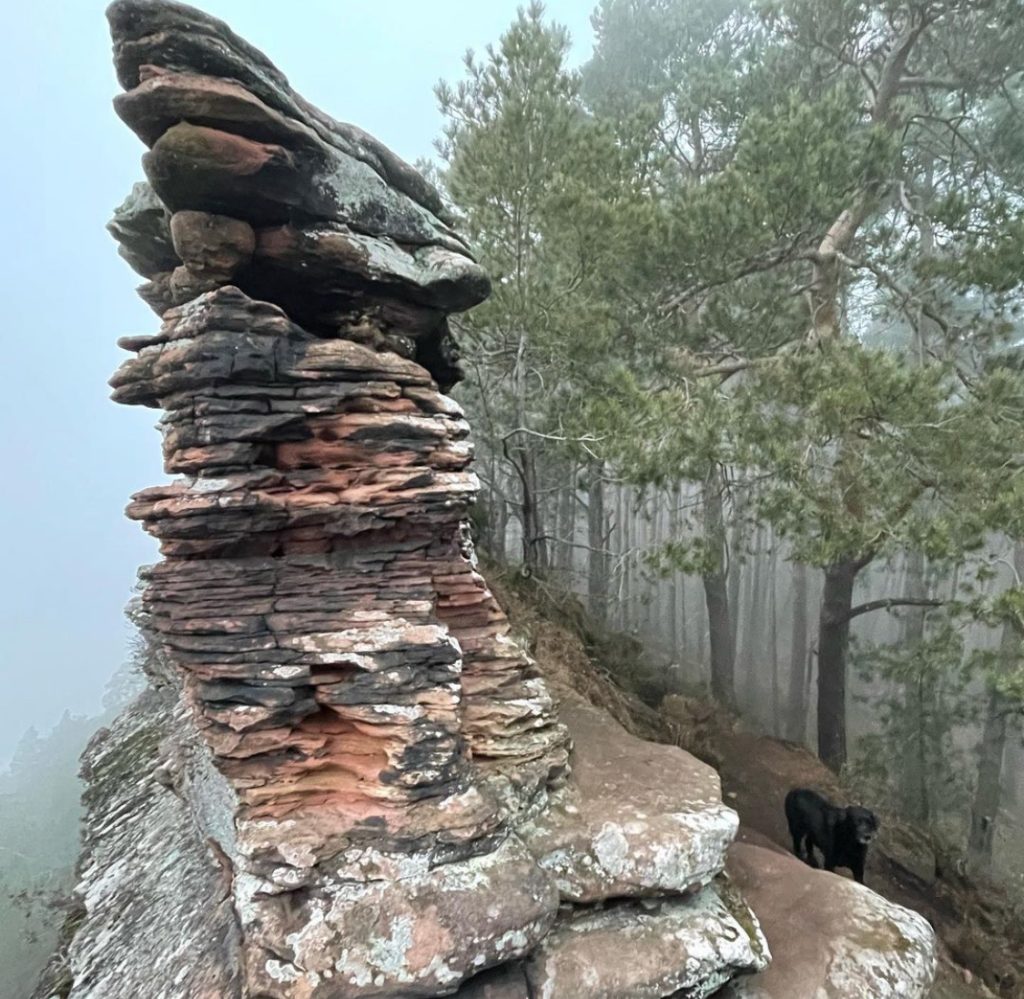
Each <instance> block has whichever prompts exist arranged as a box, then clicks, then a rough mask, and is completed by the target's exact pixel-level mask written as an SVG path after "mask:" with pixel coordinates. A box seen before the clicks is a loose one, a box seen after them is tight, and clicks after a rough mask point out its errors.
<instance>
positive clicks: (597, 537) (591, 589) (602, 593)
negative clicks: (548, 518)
mask: <svg viewBox="0 0 1024 999" xmlns="http://www.w3.org/2000/svg"><path fill="white" fill-rule="evenodd" d="M603 476H604V465H603V464H602V463H601V462H597V461H595V462H594V463H592V464H591V466H590V473H589V475H588V478H587V481H588V484H589V485H588V493H587V496H588V498H587V547H588V548H589V551H588V553H587V609H588V610H589V611H590V616H591V617H593V618H594V619H595V620H596V621H602V622H604V621H607V613H608V551H607V549H608V543H609V535H608V528H607V523H606V517H605V513H604V478H603Z"/></svg>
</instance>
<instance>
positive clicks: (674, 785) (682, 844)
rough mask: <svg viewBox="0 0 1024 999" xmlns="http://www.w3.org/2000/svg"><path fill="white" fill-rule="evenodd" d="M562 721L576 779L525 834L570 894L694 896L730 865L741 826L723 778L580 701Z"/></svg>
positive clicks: (582, 897) (576, 897)
mask: <svg viewBox="0 0 1024 999" xmlns="http://www.w3.org/2000/svg"><path fill="white" fill-rule="evenodd" d="M560 717H561V719H562V721H563V722H564V723H565V724H566V725H567V727H568V729H569V732H570V734H571V736H572V742H573V752H572V755H571V761H572V780H571V782H569V783H568V784H567V785H566V786H565V787H564V788H562V789H560V790H559V791H557V792H556V793H555V794H553V795H552V797H551V802H550V805H549V807H548V808H547V809H546V810H545V811H544V812H542V813H541V814H539V815H538V816H537V817H536V818H535V819H533V820H532V821H531V822H530V823H529V825H528V826H527V827H526V828H525V829H524V830H523V833H522V834H523V836H524V838H525V840H526V843H527V846H529V848H530V849H531V850H532V851H533V853H534V855H535V856H536V857H537V859H538V862H539V863H540V865H541V866H542V867H543V868H544V869H545V870H546V871H548V872H549V873H550V874H551V875H552V876H553V877H554V878H555V880H556V882H557V884H558V887H559V890H560V891H561V893H562V897H563V898H565V899H569V900H571V901H573V902H593V901H596V900H600V899H606V898H616V897H619V896H623V895H629V896H643V895H660V894H665V893H680V892H686V891H694V890H696V889H698V888H701V887H703V886H704V885H706V884H708V883H709V882H710V881H711V879H712V878H714V877H715V875H716V874H718V873H719V871H721V870H722V868H723V867H724V865H725V851H726V848H727V847H728V845H729V844H730V843H731V842H732V840H733V837H734V836H735V835H736V830H737V828H738V825H739V819H738V818H737V816H736V813H735V812H734V811H732V809H730V808H727V807H726V806H725V805H723V804H722V800H721V794H722V790H721V784H720V782H719V779H718V774H717V773H715V771H714V770H712V769H711V768H710V767H708V766H706V765H705V764H703V763H701V762H700V761H699V760H697V759H695V758H694V757H693V756H691V755H690V754H689V753H686V752H684V751H683V750H682V749H679V748H677V747H675V746H665V745H656V744H654V743H650V742H644V741H643V740H641V739H637V738H635V737H634V736H632V735H630V734H629V733H628V732H626V730H625V729H624V728H622V726H621V725H619V724H618V723H617V722H615V721H613V720H612V719H611V718H609V716H608V715H607V714H606V713H605V712H603V711H600V710H598V709H597V708H594V707H593V706H591V705H589V704H586V703H585V702H583V701H582V700H581V699H580V698H578V697H568V698H565V699H563V701H562V704H561V708H560Z"/></svg>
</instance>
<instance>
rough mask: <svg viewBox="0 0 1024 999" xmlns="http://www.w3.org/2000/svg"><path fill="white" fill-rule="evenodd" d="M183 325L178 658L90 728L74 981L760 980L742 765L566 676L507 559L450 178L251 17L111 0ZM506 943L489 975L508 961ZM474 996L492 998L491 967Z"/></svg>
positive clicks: (327, 985)
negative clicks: (459, 330)
mask: <svg viewBox="0 0 1024 999" xmlns="http://www.w3.org/2000/svg"><path fill="white" fill-rule="evenodd" d="M108 17H109V20H110V24H111V28H112V33H113V38H114V57H115V63H116V67H117V74H118V79H119V80H120V82H121V84H122V86H123V87H124V88H125V93H124V94H122V95H121V96H119V97H118V98H117V99H116V101H115V107H116V110H117V113H118V114H119V115H120V117H121V118H122V119H123V120H124V121H125V123H126V124H127V125H128V126H129V127H130V128H132V129H133V131H134V132H135V133H136V134H137V135H138V136H139V138H140V139H141V140H142V141H143V142H144V143H145V145H146V146H147V147H148V150H149V151H148V152H147V153H146V154H145V155H144V157H143V168H144V171H145V174H146V178H147V180H146V182H145V183H140V184H137V185H136V186H135V188H134V189H133V191H132V192H131V194H130V195H129V197H128V199H127V200H126V201H125V203H124V204H123V205H122V206H121V207H120V208H119V209H118V210H117V212H116V214H115V217H114V220H113V221H112V222H111V224H110V231H111V233H112V234H113V236H114V237H115V238H116V240H117V241H118V243H119V244H120V251H121V254H122V255H123V257H124V258H125V260H127V261H128V263H129V264H130V265H131V266H132V267H133V268H134V269H135V270H136V271H138V272H139V273H140V274H141V275H142V276H143V277H144V278H145V279H146V283H145V284H144V285H143V286H142V288H141V289H140V293H141V294H142V296H143V298H144V299H145V300H146V301H147V302H148V303H149V304H150V305H151V306H152V307H153V309H154V310H155V311H156V312H157V313H158V315H159V316H160V317H161V324H160V329H159V331H158V332H157V333H156V334H154V335H150V336H132V337H127V338H125V339H123V340H122V341H121V345H122V346H123V347H124V348H126V349H127V350H128V351H130V352H131V353H132V355H133V356H132V357H131V359H130V360H128V361H126V362H125V363H124V364H123V365H122V367H121V368H120V370H119V371H118V372H117V373H116V374H115V375H114V377H113V378H112V380H111V385H112V386H113V389H114V399H115V400H117V401H118V402H122V403H127V404H134V405H144V406H150V407H153V408H159V409H161V410H162V411H163V416H162V417H161V419H160V430H161V433H162V435H163V451H164V459H165V466H166V469H167V471H168V472H169V473H174V474H176V475H178V476H179V477H178V478H177V479H175V480H174V481H173V482H171V483H169V484H166V485H161V486H156V487H153V488H150V489H146V490H144V491H143V492H141V493H139V494H138V495H136V496H135V497H134V498H133V500H132V502H131V504H130V506H129V508H128V514H129V516H130V517H132V518H134V519H136V520H138V521H140V522H141V523H142V524H143V526H144V527H145V529H146V530H147V531H149V532H150V533H151V534H152V535H154V536H155V537H156V538H157V539H159V542H160V549H161V553H162V556H163V560H162V561H161V562H160V564H158V565H156V566H154V567H151V568H149V569H148V570H146V571H145V572H144V573H143V578H144V582H145V591H144V595H143V608H144V611H145V614H146V615H147V618H148V621H149V624H150V626H151V627H152V629H153V631H154V633H155V634H156V635H157V636H158V637H159V640H160V642H161V644H162V646H163V649H164V651H165V654H166V661H165V663H164V665H163V667H162V668H161V670H160V671H159V675H156V676H154V677H153V678H152V679H153V681H154V688H153V689H152V690H151V691H149V692H148V693H147V694H146V695H144V697H143V698H142V699H141V700H140V701H139V702H138V703H137V704H136V705H134V706H133V707H132V708H131V709H130V710H129V711H128V712H127V713H126V714H125V715H124V716H123V717H122V718H121V719H120V720H119V721H118V723H117V724H116V725H115V726H114V728H113V729H112V730H111V731H110V732H109V733H105V734H104V735H103V736H102V737H101V738H99V739H98V740H97V742H96V743H95V744H94V745H93V747H92V748H91V750H90V752H89V755H88V758H87V763H86V765H87V768H88V771H89V774H90V780H91V790H90V794H89V798H88V801H87V804H88V806H89V814H88V818H87V825H86V828H87V834H86V847H85V855H84V859H83V865H82V881H81V884H80V887H79V894H80V896H81V898H82V901H83V902H84V907H85V915H84V918H83V921H82V924H81V926H80V927H79V928H78V930H77V932H76V933H75V936H74V939H73V940H72V942H71V945H70V958H69V974H70V978H71V980H72V981H73V985H72V986H71V989H70V995H71V996H72V997H73V999H117V997H136V996H141V995H145V996H146V997H147V999H177V997H182V999H184V997H191V999H205V997H210V999H212V997H219V999H220V997H237V999H242V997H252V999H257V997H259V999H349V997H364V996H365V997H398V996H402V997H413V996H440V995H450V994H453V993H456V992H458V994H460V995H463V996H492V997H493V996H509V997H511V996H517V997H518V996H523V997H525V996H526V995H531V996H544V997H546V999H575V997H577V996H578V997H581V999H582V997H584V996H586V997H607V999H627V997H632V999H643V997H652V999H655V997H662V996H670V995H675V996H685V997H703V996H707V995H710V994H711V993H712V992H714V991H715V990H717V989H719V988H720V987H721V986H723V985H724V984H726V983H727V982H729V981H730V980H731V979H733V978H734V977H735V976H737V975H742V974H745V973H750V972H754V971H757V970H759V969H762V968H763V967H764V966H765V964H766V962H767V959H768V950H767V947H766V945H765V941H764V937H763V936H762V933H761V930H760V928H759V926H758V923H757V920H756V919H755V918H754V917H753V915H752V914H751V912H750V910H749V909H748V908H747V906H746V904H745V903H744V902H743V900H742V898H741V897H740V896H739V894H738V893H737V892H736V890H735V888H734V886H732V885H731V884H730V883H729V882H728V881H727V880H725V879H724V878H723V877H722V871H723V868H724V865H725V859H726V851H727V849H728V847H729V844H730V842H731V841H732V839H733V837H734V835H735V832H736V827H737V820H736V816H735V814H734V813H733V812H732V811H731V810H729V809H728V808H726V807H724V806H723V804H722V802H721V798H720V790H719V783H718V778H717V775H716V774H715V773H714V771H712V770H711V769H710V768H708V767H706V766H704V765H703V764H701V763H699V762H698V761H696V760H694V759H693V758H692V757H689V756H688V755H687V754H685V753H683V752H682V751H681V750H679V749H677V748H674V747H666V746H654V745H651V744H648V743H643V742H641V741H639V740H637V739H635V738H634V737H632V736H630V735H629V734H627V733H626V732H625V731H624V730H623V729H622V728H621V727H620V726H618V725H617V724H616V723H615V722H614V721H612V720H611V719H610V718H609V717H608V716H607V715H605V714H604V713H602V712H601V711H599V710H597V709H595V708H594V707H592V706H590V705H589V704H587V703H585V702H583V701H582V700H581V699H580V698H578V697H575V696H573V695H570V694H569V693H567V692H562V696H561V697H560V704H559V705H558V706H557V708H556V703H555V698H554V697H553V695H552V691H551V690H550V689H549V687H548V686H547V685H546V683H545V680H544V678H543V676H542V674H541V672H540V671H539V670H538V668H537V666H536V665H535V664H534V663H533V662H532V661H531V660H530V659H529V658H528V657H527V656H526V655H525V654H524V652H523V651H522V650H521V649H520V648H519V647H518V646H517V645H516V643H515V642H514V641H512V639H511V638H510V636H509V629H508V623H507V621H506V619H505V616H504V614H503V613H502V611H501V609H500V607H499V606H498V604H497V602H496V601H495V599H494V597H493V596H492V594H491V592H490V591H489V590H488V588H487V585H486V583H485V581H484V579H483V578H482V576H481V575H480V573H479V572H478V569H477V566H476V562H475V559H474V554H473V547H472V541H471V539H470V536H469V531H468V522H467V510H468V506H469V504H470V503H471V502H472V500H473V498H474V495H475V492H476V489H477V483H476V479H475V477H474V475H473V473H472V471H471V469H470V461H471V448H470V445H469V442H468V428H467V426H466V423H465V420H464V418H463V415H462V412H461V411H460V409H459V407H458V405H457V404H456V403H455V402H454V401H453V400H452V399H450V398H449V397H447V396H446V395H445V394H443V393H444V391H445V390H447V388H449V387H450V386H451V385H452V384H453V382H454V381H455V380H456V379H457V377H458V374H459V370H458V359H457V353H456V351H455V347H454V344H453V342H452V338H451V335H450V332H449V328H448V323H447V317H448V316H449V315H450V314H451V313H453V312H458V311H461V310H465V309H467V308H470V307H471V306H473V305H474V304H476V303H478V302H479V301H481V300H482V299H483V298H484V297H486V295H487V293H488V281H487V278H486V275H485V274H484V273H483V271H482V270H481V268H480V267H479V266H478V265H477V264H476V263H475V262H474V260H473V258H472V256H471V253H470V251H469V249H468V248H467V246H466V245H465V243H464V242H463V241H462V239H461V238H460V237H459V236H458V234H457V233H456V232H455V231H454V230H453V228H452V225H451V219H449V218H448V217H447V215H446V213H445V210H444V206H443V205H442V203H441V200H440V198H439V197H438V195H437V193H436V192H435V191H434V190H433V189H432V188H431V187H430V186H429V185H428V184H427V183H426V182H425V181H424V180H423V179H422V178H420V177H419V176H418V175H417V174H416V173H415V172H414V171H413V170H412V169H411V168H410V167H408V166H407V165H406V164H404V163H403V162H401V161H400V160H398V159H397V158H396V157H395V156H394V155H393V154H392V153H390V152H389V151H388V150H387V149H385V148H383V147H382V146H381V145H380V144H379V143H377V142H376V141H375V140H374V139H372V138H371V137H369V136H367V135H366V134H365V133H363V132H361V131H360V130H359V129H357V128H354V127H353V126H350V125H344V124H340V123H338V122H336V121H334V120H333V119H331V118H329V117H328V116H326V115H325V114H323V113H322V112H320V111H318V110H317V109H316V108H313V107H312V106H310V105H309V104H308V103H306V102H305V101H304V100H303V99H302V98H301V97H300V96H299V95H298V94H296V93H294V91H292V90H291V88H290V87H289V85H288V83H287V80H286V79H285V78H284V76H283V75H282V74H281V73H280V72H279V71H278V70H277V69H276V68H275V67H274V66H273V65H272V64H271V63H270V62H269V61H268V60H267V59H266V58H265V57H264V56H263V55H262V54H261V53H259V52H258V51H256V50H255V49H253V48H252V47H251V46H250V45H248V44H247V43H246V42H244V41H243V40H242V39H240V38H238V37H237V36H236V35H234V34H233V33H232V32H231V31H230V29H229V28H228V27H227V26H226V25H224V24H222V23H221V22H219V21H217V20H215V19H214V18H211V17H209V16H207V15H205V14H203V13H201V12H199V11H196V10H193V9H192V8H189V7H185V6H182V5H179V4H176V3H170V2H163V0H116V2H115V3H114V4H113V5H112V6H111V7H110V9H109V11H108ZM489 969H490V970H489ZM460 990H461V991H460Z"/></svg>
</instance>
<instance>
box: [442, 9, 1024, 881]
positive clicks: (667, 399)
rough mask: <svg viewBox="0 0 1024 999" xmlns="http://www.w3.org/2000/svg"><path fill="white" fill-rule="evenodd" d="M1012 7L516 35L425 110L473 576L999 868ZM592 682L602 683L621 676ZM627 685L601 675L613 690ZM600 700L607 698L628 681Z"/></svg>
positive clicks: (1014, 727)
mask: <svg viewBox="0 0 1024 999" xmlns="http://www.w3.org/2000/svg"><path fill="white" fill-rule="evenodd" d="M1019 12H1020V8H1019V5H1018V4H1017V3H1013V2H1006V0H1002V2H970V3H964V2H955V0H936V2H932V0H926V2H887V3H870V4H865V3H860V2H851V0H838V2H835V3H829V4H821V3H817V2H812V0H777V2H769V3H745V2H732V0H695V2H693V3H686V4H680V3H677V2H674V0H650V2H637V0H603V2H602V3H600V4H599V6H598V7H597V9H596V11H595V13H594V18H593V24H594V27H595V47H594V50H593V53H592V55H591V56H590V58H589V59H588V60H587V61H586V62H585V63H584V65H583V66H582V68H581V69H580V70H575V69H571V68H570V67H569V66H568V63H567V53H568V39H567V37H566V35H565V33H564V31H563V30H562V29H560V28H559V27H558V26H557V25H556V24H554V23H551V22H550V21H549V20H548V19H547V17H546V15H545V12H544V10H543V8H542V7H541V6H540V5H538V4H534V5H531V6H530V7H528V8H525V9H523V10H521V11H520V13H519V15H518V17H517V18H516V19H515V21H514V22H513V23H512V24H511V25H510V26H509V28H508V30H507V32H506V33H505V34H504V35H503V36H502V38H501V39H500V41H498V42H496V43H495V44H494V45H493V46H491V47H490V48H488V50H487V51H486V52H482V53H478V54H476V55H470V56H468V57H467V60H466V64H465V72H464V75H463V76H462V77H461V78H459V79H455V80H452V81H450V82H445V83H442V84H440V85H439V86H438V88H437V94H438V98H439V101H440V103H441V107H442V110H443V111H444V113H445V116H446V121H447V127H446V130H445V136H444V138H443V139H442V141H441V142H440V143H439V146H438V148H439V153H440V157H441V164H440V167H439V168H438V169H437V171H436V173H435V178H436V179H437V181H438V182H439V184H440V185H441V186H442V188H443V190H444V191H445V193H446V196H447V197H448V198H449V199H450V201H451V203H452V205H453V206H454V208H455V209H456V210H457V212H458V213H459V214H460V216H461V218H462V220H463V225H464V226H465V228H466V230H467V232H468V233H469V234H470V236H471V238H472V242H473V244H474V246H475V247H476V248H477V249H478V251H479V253H480V256H481V259H482V261H483V263H484V264H485V265H486V266H487V268H488V270H489V271H490V273H491V275H492V277H493V279H494V284H495V292H494V295H493V297H492V298H491V300H490V301H489V302H488V303H487V304H485V305H484V306H482V307H481V308H479V309H477V310H475V311H474V312H473V313H472V314H470V315H468V316H467V317H465V318H464V319H463V320H462V322H461V325H460V333H461V342H462V345H463V355H464V366H465V369H466V373H467V381H466V383H465V384H464V385H463V386H462V387H461V388H460V389H459V390H458V392H457V395H458V397H459V398H460V400H461V401H462V402H463V404H464V405H465V406H466V407H467V409H468V411H469V415H470V419H471V423H472V424H473V425H474V427H475V428H476V432H477V440H478V445H477V453H478V459H477V471H478V474H479V475H480V477H481V480H482V483H483V494H482V498H481V500H480V502H479V504H478V510H477V532H478V536H479V538H480V541H481V544H482V546H483V548H484V549H485V551H486V552H487V553H488V554H489V555H490V556H491V557H492V558H494V559H496V560H499V561H511V562H513V563H516V564H518V565H520V566H521V570H520V571H522V572H523V573H526V574H529V575H531V576H533V577H535V578H537V579H539V580H541V581H543V583H544V585H548V586H553V587H561V588H569V589H571V590H573V591H575V592H576V593H578V594H579V595H580V597H581V598H582V599H583V601H584V602H585V603H586V605H587V607H588V608H589V610H590V612H591V613H592V614H593V615H594V616H595V617H596V618H598V619H599V620H601V621H603V622H604V623H605V624H606V625H607V626H608V627H610V628H613V629H616V630H620V631H625V632H627V633H629V634H631V635H633V636H634V637H636V638H637V639H639V640H640V641H642V642H643V645H644V648H645V655H646V663H645V666H644V669H643V672H644V676H643V677H642V688H643V689H644V690H645V691H646V694H647V696H648V697H649V699H650V700H651V702H652V703H656V701H657V699H658V698H659V697H660V696H661V695H662V694H664V693H666V692H673V691H676V692H685V693H691V694H692V693H701V692H706V693H707V694H710V695H711V696H713V697H714V698H715V699H716V700H717V701H718V702H720V703H721V704H723V705H724V706H726V707H727V708H732V709H735V710H736V711H737V712H738V713H739V714H740V715H741V716H742V718H743V719H744V720H745V722H746V723H748V724H749V725H752V726H754V727H756V728H758V729H759V730H761V731H764V732H766V733H768V734H772V735H775V736H778V737H781V738H785V739H789V740H793V741H795V742H799V743H805V744H806V745H807V746H808V747H810V748H811V749H813V750H815V751H816V752H817V753H818V754H819V756H820V758H821V759H822V760H823V761H824V762H825V763H827V764H828V765H829V766H830V767H831V768H832V769H833V770H835V771H837V772H841V773H843V774H844V775H845V776H846V777H847V778H848V779H849V780H850V781H851V782H852V784H853V786H854V787H856V788H857V790H858V791H859V792H861V794H862V795H863V796H864V797H866V798H870V800H871V801H872V802H873V803H875V804H877V805H879V806H881V807H885V808H887V809H888V810H889V811H890V813H891V814H899V815H902V816H904V817H905V818H907V819H908V820H911V821H914V822H916V823H918V824H919V825H920V826H922V827H923V828H925V829H927V830H929V831H930V832H932V833H934V834H936V835H937V836H939V837H940V838H941V840H942V841H943V842H944V843H946V844H947V845H948V847H949V848H950V849H951V850H952V851H953V853H954V854H955V855H956V856H959V857H961V858H962V864H963V865H964V868H965V869H970V870H972V871H975V872H978V873H999V874H1003V875H1013V876H1019V875H1017V873H1016V872H1019V870H1020V869H1021V860H1022V858H1024V835H1022V833H1021V828H1022V826H1024V821H1022V820H1024V815H1022V813H1021V809H1022V808H1024V802H1022V796H1024V785H1022V781H1021V776H1020V775H1021V766H1020V763H1021V760H1022V749H1021V728H1020V724H1019V722H1020V718H1021V714H1022V711H1024V673H1022V671H1021V662H1020V649H1021V634H1022V623H1024V618H1022V610H1024V590H1022V589H1021V573H1022V572H1024V549H1022V547H1021V539H1022V537H1024V535H1022V530H1024V517H1022V514H1024V504H1022V499H1024V491H1022V479H1021V464H1022V461H1024V408H1022V402H1024V392H1022V389H1024V382H1022V380H1021V368H1022V361H1024V352H1022V349H1021V348H1022V346H1024V344H1022V340H1021V326H1020V321H1019V317H1020V306H1021V298H1020V292H1021V282H1022V279H1024V269H1022V265H1021V261H1022V259H1024V258H1022V249H1024V222H1022V216H1021V206H1022V200H1021V198H1022V193H1024V188H1022V185H1024V155H1022V154H1024V118H1022V107H1024V88H1022V80H1021V72H1020V70H1021V66H1022V65H1024V62H1022V54H1024V46H1022V39H1024V22H1022V19H1021V18H1020V16H1019ZM624 668H625V667H624ZM630 668H633V667H630ZM634 679H635V678H634Z"/></svg>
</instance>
